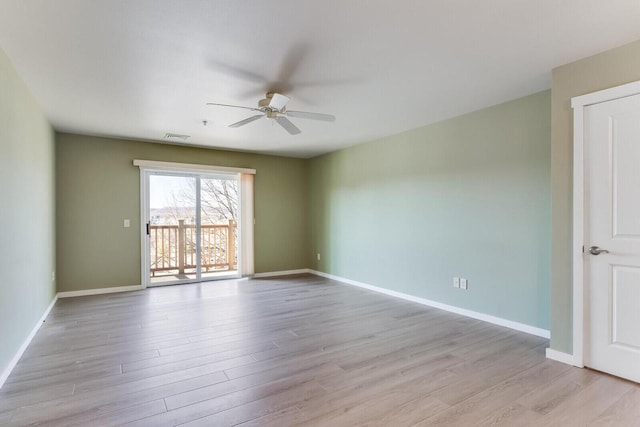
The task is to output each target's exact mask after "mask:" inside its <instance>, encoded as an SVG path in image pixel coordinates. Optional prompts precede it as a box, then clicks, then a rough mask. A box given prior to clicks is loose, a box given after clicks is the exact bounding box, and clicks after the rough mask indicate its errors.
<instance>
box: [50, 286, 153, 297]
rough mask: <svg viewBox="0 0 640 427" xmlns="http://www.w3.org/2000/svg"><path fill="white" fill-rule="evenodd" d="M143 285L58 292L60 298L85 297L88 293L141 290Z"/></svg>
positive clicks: (98, 293)
mask: <svg viewBox="0 0 640 427" xmlns="http://www.w3.org/2000/svg"><path fill="white" fill-rule="evenodd" d="M141 289H143V288H142V285H133V286H118V287H115V288H100V289H85V290H82V291H68V292H58V298H71V297H84V296H87V295H100V294H113V293H116V292H129V291H139V290H141Z"/></svg>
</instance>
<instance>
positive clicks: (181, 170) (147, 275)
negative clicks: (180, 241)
mask: <svg viewBox="0 0 640 427" xmlns="http://www.w3.org/2000/svg"><path fill="white" fill-rule="evenodd" d="M133 164H134V166H138V167H140V250H141V263H140V264H141V266H140V274H141V279H142V280H141V284H142V288H143V289H144V288H147V287H151V286H162V285H172V284H183V283H192V282H200V281H202V272H201V270H202V268H201V266H202V260H201V251H202V247H201V246H202V245H201V243H202V242H201V238H202V237H201V235H200V234H201V233H200V227H201V215H202V213H201V196H200V181H201V179H202V178H207V176H211V175H227V176H235V177H236V178H237V179H238V190H239V200H238V210H239V215H238V217H239V218H238V221H237V224H238V228H237V230H238V237H237V244H238V246H237V248H238V249H237V250H238V267H237V268H238V269H237V273H236V274H234V275H231V274H230V275H229V276H224V277H221V278H234V277H242V276H243V275H245V274H244V272H245V271H249V272H250V274H249V275H252V274H253V229H251V230H246V233H247V234H246V236H244V235H243V234H244V233H245V230H244V229H245V227H246V226H247V224H250V226H251V227H253V223H254V220H253V218H250V219H249V220H247V219H246V218H245V216H246V215H244V214H243V211H244V210H245V209H246V208H249V209H247V213H249V214H250V215H251V216H253V200H248V198H247V194H246V188H244V186H243V180H242V175H243V174H245V175H255V173H256V171H255V169H247V168H229V167H217V166H209V165H194V164H187V163H171V162H158V161H149V160H134V161H133ZM153 174H158V175H167V176H193V177H195V178H196V227H197V229H196V231H197V232H196V245H197V252H196V257H197V261H196V266H197V267H196V279H193V280H184V281H183V280H178V281H167V282H163V283H154V284H152V283H151V270H150V269H151V259H150V257H151V254H150V238H149V235H148V234H147V224H148V223H149V221H150V218H149V215H150V192H149V188H150V187H149V186H150V182H149V181H150V180H149V178H150V176H151V175H153ZM251 193H253V191H251ZM251 196H252V194H251ZM248 202H250V203H251V205H250V206H245V205H246V204H247V203H248ZM249 231H250V232H249ZM247 237H250V239H247ZM245 262H250V263H251V265H250V266H249V268H247V267H246V266H245V265H244V263H245Z"/></svg>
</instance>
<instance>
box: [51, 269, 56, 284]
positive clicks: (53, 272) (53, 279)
mask: <svg viewBox="0 0 640 427" xmlns="http://www.w3.org/2000/svg"><path fill="white" fill-rule="evenodd" d="M51 281H52V282H55V281H56V272H55V271H52V272H51Z"/></svg>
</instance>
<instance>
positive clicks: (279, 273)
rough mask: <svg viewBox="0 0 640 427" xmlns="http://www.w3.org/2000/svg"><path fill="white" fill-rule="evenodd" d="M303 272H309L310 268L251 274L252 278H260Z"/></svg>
mask: <svg viewBox="0 0 640 427" xmlns="http://www.w3.org/2000/svg"><path fill="white" fill-rule="evenodd" d="M305 273H311V270H310V269H308V268H301V269H299V270H282V271H268V272H266V273H256V274H254V275H253V278H254V279H260V278H263V277H278V276H291V275H293V274H305Z"/></svg>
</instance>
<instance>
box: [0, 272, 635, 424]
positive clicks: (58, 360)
mask: <svg viewBox="0 0 640 427" xmlns="http://www.w3.org/2000/svg"><path fill="white" fill-rule="evenodd" d="M547 346H548V341H547V340H545V339H542V338H538V337H535V336H532V335H527V334H524V333H519V332H515V331H513V330H510V329H506V328H502V327H499V326H494V325H490V324H488V323H484V322H481V321H477V320H473V319H469V318H465V317H462V316H458V315H454V314H451V313H447V312H444V311H441V310H437V309H432V308H428V307H424V306H420V305H417V304H413V303H409V302H406V301H402V300H398V299H395V298H391V297H388V296H384V295H379V294H376V293H373V292H369V291H366V290H363V289H359V288H355V287H350V286H347V285H343V284H339V283H337V282H333V281H330V280H326V279H323V278H319V277H316V276H311V275H302V276H293V277H286V278H274V279H261V280H258V279H255V280H248V281H224V282H210V283H204V284H195V285H182V286H172V287H162V288H153V289H148V290H144V291H139V292H129V293H121V294H110V295H99V296H90V297H80V298H72V299H61V300H59V301H58V302H57V304H56V306H55V307H54V309H53V310H52V311H51V314H50V315H49V317H48V318H47V320H46V322H45V324H44V325H43V326H42V328H41V329H40V330H39V331H38V333H37V335H36V337H35V338H34V340H33V342H32V343H31V345H30V346H29V348H28V349H27V351H26V352H25V354H24V356H23V357H22V359H21V360H20V362H19V363H18V365H17V366H16V368H15V370H14V371H13V373H12V374H11V376H10V377H9V379H8V380H7V382H6V383H5V385H4V387H3V388H2V390H0V425H7V426H23V425H35V424H40V425H48V426H114V425H131V426H173V425H189V426H233V425H241V426H261V427H262V426H290V425H309V426H316V425H317V426H364V425H383V426H413V425H416V426H429V425H453V426H488V425H506V426H521V425H541V426H554V425H557V426H573V425H575V426H586V425H593V426H603V425H611V426H634V425H640V409H639V408H640V387H639V386H638V385H637V384H635V383H631V382H628V381H624V380H621V379H618V378H614V377H611V376H608V375H604V374H600V373H597V372H594V371H590V370H587V369H577V368H572V367H570V366H567V365H564V364H560V363H557V362H553V361H549V360H546V359H545V356H544V350H545V348H546V347H547Z"/></svg>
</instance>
